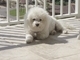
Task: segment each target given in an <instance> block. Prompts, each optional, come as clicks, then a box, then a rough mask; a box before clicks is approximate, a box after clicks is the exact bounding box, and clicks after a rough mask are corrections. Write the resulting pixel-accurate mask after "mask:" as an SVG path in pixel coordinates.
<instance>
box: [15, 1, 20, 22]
mask: <svg viewBox="0 0 80 60" xmlns="http://www.w3.org/2000/svg"><path fill="white" fill-rule="evenodd" d="M16 3H17V4H16V5H17V6H16V9H17V12H16V13H17V16H16V17H17V20H18V21H19V0H17V2H16Z"/></svg>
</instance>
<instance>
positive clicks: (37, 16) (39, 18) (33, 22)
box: [26, 7, 49, 32]
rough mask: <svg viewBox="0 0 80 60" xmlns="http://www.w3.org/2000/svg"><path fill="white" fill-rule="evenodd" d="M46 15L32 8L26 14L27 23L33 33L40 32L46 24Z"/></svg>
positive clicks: (42, 11) (36, 8)
mask: <svg viewBox="0 0 80 60" xmlns="http://www.w3.org/2000/svg"><path fill="white" fill-rule="evenodd" d="M48 17H49V16H48V13H47V12H46V11H45V10H44V9H42V8H38V7H35V8H32V9H30V11H29V12H28V14H27V21H26V22H27V23H28V26H29V28H30V29H32V30H33V31H35V32H38V31H42V30H43V29H45V27H46V26H47V24H48Z"/></svg>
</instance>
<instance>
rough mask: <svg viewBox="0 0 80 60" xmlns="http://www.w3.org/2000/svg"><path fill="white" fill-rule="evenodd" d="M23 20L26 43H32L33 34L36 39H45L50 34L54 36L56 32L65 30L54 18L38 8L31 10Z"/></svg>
mask: <svg viewBox="0 0 80 60" xmlns="http://www.w3.org/2000/svg"><path fill="white" fill-rule="evenodd" d="M24 19H25V20H24V28H25V31H26V43H27V42H32V41H33V39H34V37H35V33H36V38H37V39H45V38H47V37H48V36H49V35H50V34H55V33H56V31H63V30H65V28H64V27H63V26H62V25H61V24H60V23H59V22H58V21H57V20H56V19H55V18H53V17H51V16H50V15H49V14H48V12H47V11H45V10H44V9H42V8H39V7H34V8H31V9H30V10H29V12H28V13H27V14H26V15H25V17H24Z"/></svg>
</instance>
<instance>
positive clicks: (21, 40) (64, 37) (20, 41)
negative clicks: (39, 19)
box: [0, 19, 80, 60]
mask: <svg viewBox="0 0 80 60" xmlns="http://www.w3.org/2000/svg"><path fill="white" fill-rule="evenodd" d="M65 22H69V23H71V24H72V25H73V26H74V27H75V28H76V29H73V30H70V31H69V34H56V35H54V36H50V37H49V38H47V39H45V40H35V41H34V42H32V43H31V44H25V32H24V28H23V25H16V26H7V27H1V28H0V60H80V40H77V38H76V37H77V35H78V31H79V29H80V20H78V19H69V20H65Z"/></svg>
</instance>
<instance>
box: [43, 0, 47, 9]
mask: <svg viewBox="0 0 80 60" xmlns="http://www.w3.org/2000/svg"><path fill="white" fill-rule="evenodd" d="M46 3H47V1H46V0H44V10H46Z"/></svg>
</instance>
